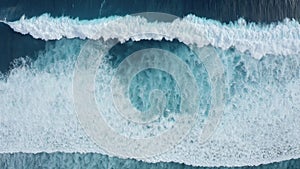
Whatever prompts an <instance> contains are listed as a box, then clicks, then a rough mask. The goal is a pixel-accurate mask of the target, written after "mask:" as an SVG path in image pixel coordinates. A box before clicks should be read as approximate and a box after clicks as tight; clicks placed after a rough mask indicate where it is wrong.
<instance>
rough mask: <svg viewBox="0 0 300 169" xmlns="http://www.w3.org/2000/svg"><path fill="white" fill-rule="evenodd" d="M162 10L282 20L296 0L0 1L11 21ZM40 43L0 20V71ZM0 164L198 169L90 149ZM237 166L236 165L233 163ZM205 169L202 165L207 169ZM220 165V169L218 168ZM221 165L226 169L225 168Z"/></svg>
mask: <svg viewBox="0 0 300 169" xmlns="http://www.w3.org/2000/svg"><path fill="white" fill-rule="evenodd" d="M146 11H149V12H165V13H170V14H173V15H177V16H185V15H186V14H190V13H193V14H196V15H197V16H200V17H207V18H211V19H215V20H219V21H221V22H230V21H235V20H237V19H238V18H241V17H242V18H244V19H245V20H246V21H253V22H256V23H270V22H277V21H282V20H283V19H284V18H286V17H288V18H295V19H296V20H299V19H300V1H293V0H286V1H281V0H268V1H258V0H246V1H242V0H236V1H233V0H229V1H225V0H221V1H217V0H208V1H192V0H187V1H184V0H175V1H169V0H166V1H159V0H151V1H147V0H132V1H120V0H106V1H105V2H104V1H70V0H63V1H60V0H53V1H38V0H36V1H35V0H32V1H25V0H20V1H18V0H11V1H10V0H3V1H1V2H0V19H4V18H5V19H7V20H8V21H14V20H17V19H19V18H20V17H21V16H22V15H23V14H25V15H26V16H27V17H32V16H39V15H41V14H43V13H50V14H51V15H52V16H62V15H65V16H71V17H79V18H80V19H92V18H98V17H105V16H111V15H126V14H131V13H138V12H146ZM46 43H54V42H52V41H48V42H45V41H42V40H37V39H34V38H32V37H31V36H29V35H21V34H18V33H16V32H14V31H13V30H11V29H10V28H9V27H8V26H7V25H4V24H2V23H0V51H1V53H0V61H1V62H0V71H1V72H3V73H7V71H9V69H10V68H11V63H12V61H13V60H14V59H15V58H19V57H22V56H26V55H27V56H29V57H31V58H32V59H35V58H36V57H37V53H38V52H39V51H42V50H44V49H45V45H46ZM0 144H1V143H0ZM0 168H202V167H192V166H187V165H184V164H178V163H155V164H150V163H145V162H141V161H137V160H124V159H120V158H112V157H108V156H105V155H101V154H96V153H86V154H78V153H60V152H57V153H38V154H31V153H13V154H0ZM235 168H237V167H235ZM240 168H243V169H246V168H249V169H250V168H251V169H252V168H253V169H254V168H263V169H271V168H272V169H276V168H280V169H299V168H300V159H295V160H289V161H284V162H278V163H272V164H266V165H260V166H257V167H240ZM207 169H208V168H207ZM224 169H225V168H224ZM226 169H227V168H226Z"/></svg>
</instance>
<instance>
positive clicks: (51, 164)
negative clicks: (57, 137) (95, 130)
mask: <svg viewBox="0 0 300 169" xmlns="http://www.w3.org/2000/svg"><path fill="white" fill-rule="evenodd" d="M299 167H300V159H294V160H288V161H283V162H276V163H271V164H265V165H259V166H245V167H193V166H189V165H184V164H179V163H174V162H170V163H164V162H160V163H145V162H141V161H137V160H132V159H126V160H125V159H120V158H116V157H108V156H106V155H102V154H96V153H84V154H82V153H59V152H57V153H37V154H32V153H12V154H0V168H2V169H21V168H30V169H37V168H85V169H96V168H97V169H299Z"/></svg>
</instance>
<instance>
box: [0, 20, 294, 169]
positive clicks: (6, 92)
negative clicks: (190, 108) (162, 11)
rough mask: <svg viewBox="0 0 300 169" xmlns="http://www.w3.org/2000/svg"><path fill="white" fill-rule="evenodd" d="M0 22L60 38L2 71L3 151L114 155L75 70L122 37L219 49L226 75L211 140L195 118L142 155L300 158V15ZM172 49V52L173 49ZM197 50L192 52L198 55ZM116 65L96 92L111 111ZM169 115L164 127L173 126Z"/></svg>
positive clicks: (201, 160)
mask: <svg viewBox="0 0 300 169" xmlns="http://www.w3.org/2000/svg"><path fill="white" fill-rule="evenodd" d="M1 22H3V23H5V24H7V25H9V26H10V27H11V28H12V29H13V30H14V31H16V32H19V33H22V34H30V35H31V36H32V37H34V38H37V39H43V40H46V41H48V40H57V41H56V42H55V43H48V44H47V47H46V49H45V51H42V52H40V53H39V54H38V58H37V59H36V60H31V59H29V58H28V57H24V58H20V59H18V60H16V61H15V67H14V68H13V69H12V70H10V72H8V73H7V74H1V76H0V103H1V104H0V110H1V114H0V122H1V127H0V136H1V137H0V142H1V144H0V153H12V152H33V153H36V152H56V151H60V152H82V153H84V152H97V153H101V154H107V155H111V156H113V154H110V153H109V152H107V151H105V150H103V149H101V148H100V147H99V146H97V145H96V144H95V143H94V142H93V141H92V140H91V139H90V138H89V136H88V135H87V134H86V133H85V132H84V129H83V128H82V126H81V124H80V123H79V121H78V119H77V115H76V110H75V108H74V98H73V77H74V69H75V64H76V61H77V58H78V56H79V55H80V51H81V50H82V48H83V47H84V45H85V44H86V41H88V40H89V39H91V40H100V41H106V40H108V39H117V40H118V41H120V42H121V43H124V44H127V42H126V41H131V42H132V41H134V42H136V43H139V41H143V40H151V41H154V42H156V43H159V42H162V43H167V42H171V43H175V44H177V45H178V46H179V47H180V48H179V49H180V50H175V51H173V52H174V53H176V54H178V55H187V56H193V57H197V56H195V55H193V54H192V51H190V50H189V49H188V48H187V47H186V46H188V47H190V48H195V47H196V48H203V47H207V46H210V47H213V48H214V49H215V51H216V52H217V54H218V56H219V58H220V60H221V62H222V64H223V65H222V67H223V69H224V72H225V86H226V91H225V92H226V102H225V109H224V112H223V116H222V119H221V121H220V124H219V127H218V128H217V129H216V131H215V133H214V134H213V136H212V137H211V138H210V140H209V141H208V142H206V143H204V144H199V143H200V141H199V140H198V137H197V136H198V134H199V131H200V130H201V128H202V127H203V126H202V125H201V121H200V119H197V120H199V121H197V122H198V123H196V124H195V126H194V128H193V129H192V130H191V131H190V132H189V133H188V135H187V136H186V137H185V138H184V139H183V140H182V141H181V142H180V143H179V144H178V145H176V146H174V148H173V149H171V150H170V151H167V152H165V153H162V154H158V155H156V156H153V157H148V158H143V159H141V160H143V161H146V162H160V161H163V162H180V163H185V164H188V165H194V166H245V165H259V164H265V163H270V162H276V161H282V160H288V159H293V158H300V144H299V143H300V123H299V121H300V113H299V112H300V88H299V86H300V57H299V52H300V49H299V46H300V24H299V22H298V21H295V20H285V21H283V22H278V23H273V24H269V25H260V24H255V23H246V22H245V20H243V19H240V20H238V21H236V22H234V23H229V24H222V23H220V22H218V21H214V20H209V19H205V18H199V17H197V16H194V15H188V16H186V17H184V18H182V19H176V20H174V21H173V22H170V23H164V22H148V21H147V20H146V19H145V18H143V17H139V16H113V17H108V18H100V19H93V20H79V19H72V18H70V17H65V16H63V17H58V18H54V17H51V16H50V15H49V14H44V15H41V16H38V17H33V18H29V19H27V18H25V17H22V18H20V20H17V21H14V22H8V21H1ZM166 41H167V42H166ZM168 45H171V44H168ZM178 46H177V47H178ZM165 48H166V49H167V50H172V47H171V46H170V47H168V46H167V47H165ZM121 52H122V51H121ZM102 57H103V58H104V56H102ZM193 57H188V58H187V59H188V60H189V59H190V61H193ZM196 60H197V58H196ZM188 63H190V62H188ZM191 65H192V63H191ZM191 65H189V66H191ZM114 71H115V70H114V69H113V68H112V67H111V66H109V65H108V64H107V63H106V62H104V61H103V63H101V66H100V67H99V71H98V73H97V76H96V83H97V84H99V87H98V88H97V91H96V97H97V100H98V104H99V105H101V106H100V107H103V108H105V109H109V108H110V103H111V102H113V101H112V98H110V97H106V96H107V95H109V93H110V91H109V90H105V89H108V88H109V86H110V80H111V78H112V74H113V72H114ZM203 74H204V75H203V76H205V71H204V72H203ZM105 116H107V117H106V118H107V120H108V122H109V123H111V125H112V126H113V127H115V128H116V130H117V131H118V132H120V133H121V134H123V135H127V136H131V135H136V136H141V135H143V134H145V133H139V132H140V131H141V128H139V126H136V127H137V128H136V129H133V131H131V132H132V133H130V131H128V129H131V128H133V127H135V126H131V124H130V125H129V124H128V126H126V125H125V124H124V126H118V125H117V124H120V123H117V124H113V123H114V120H115V119H114V116H113V115H109V114H106V115H105ZM120 122H121V120H120ZM164 122H165V123H166V126H168V125H172V123H173V122H172V121H171V122H170V121H164ZM156 132H159V131H156ZM148 134H149V133H148ZM145 135H147V133H146V134H145Z"/></svg>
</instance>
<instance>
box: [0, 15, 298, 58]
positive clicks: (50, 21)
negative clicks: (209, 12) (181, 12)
mask: <svg viewBox="0 0 300 169" xmlns="http://www.w3.org/2000/svg"><path fill="white" fill-rule="evenodd" d="M3 22H4V23H6V24H8V25H9V26H10V27H11V28H12V29H14V31H16V32H20V33H22V34H30V35H31V36H33V37H34V38H39V39H43V40H59V39H61V38H63V37H65V38H80V39H86V38H88V39H94V40H96V39H100V38H103V39H104V40H106V39H109V38H117V39H119V40H120V41H121V42H124V41H127V40H129V39H130V38H131V39H132V40H135V41H139V40H142V39H155V40H161V39H162V38H165V39H168V40H172V39H175V38H176V39H178V40H179V41H182V42H183V43H185V44H197V45H198V47H202V46H204V45H207V44H211V45H213V46H215V47H220V48H222V49H228V48H230V47H233V46H234V47H235V48H236V49H238V50H239V51H241V52H245V51H249V52H250V53H251V54H252V56H253V57H255V58H258V59H260V58H261V57H262V56H264V55H266V54H274V55H292V54H298V53H299V52H300V48H299V46H300V24H299V22H297V21H295V20H288V19H286V20H285V21H284V22H279V23H274V24H270V25H257V24H255V23H246V22H245V20H243V19H239V20H238V21H236V22H234V23H230V24H221V23H220V22H218V21H214V20H209V19H204V18H199V17H197V16H195V15H188V16H186V17H184V18H183V19H176V20H174V21H173V22H172V23H163V22H154V23H153V22H148V21H147V19H145V18H143V17H139V16H125V17H121V16H112V17H108V18H101V19H93V20H79V19H78V18H77V19H72V18H69V17H59V18H53V17H51V16H50V15H49V14H44V15H41V16H39V17H33V18H30V19H27V18H25V16H23V17H21V19H20V20H17V21H14V22H6V21H3ZM141 32H149V33H151V34H141ZM153 33H155V34H153Z"/></svg>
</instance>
